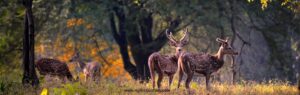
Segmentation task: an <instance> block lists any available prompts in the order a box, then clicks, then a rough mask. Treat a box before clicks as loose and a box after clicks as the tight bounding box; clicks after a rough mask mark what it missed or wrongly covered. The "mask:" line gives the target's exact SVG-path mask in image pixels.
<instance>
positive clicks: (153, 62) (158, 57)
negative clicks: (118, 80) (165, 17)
mask: <svg viewBox="0 0 300 95" xmlns="http://www.w3.org/2000/svg"><path fill="white" fill-rule="evenodd" d="M166 36H167V38H168V39H169V45H170V46H173V47H176V54H175V55H162V54H160V53H158V52H154V53H152V54H151V55H150V56H149V59H148V65H149V70H150V75H151V80H152V86H153V89H154V88H155V75H154V74H155V71H156V72H157V73H158V80H157V86H158V88H160V86H161V81H162V79H163V74H166V75H167V76H168V77H169V88H170V86H171V83H172V80H173V76H174V74H175V73H176V71H177V59H178V57H179V55H180V54H181V52H182V47H183V46H185V45H186V44H187V43H188V31H187V29H186V31H185V32H184V36H183V37H182V38H181V39H180V41H179V42H178V41H176V40H175V39H174V37H173V35H172V33H171V32H170V33H168V30H167V31H166Z"/></svg>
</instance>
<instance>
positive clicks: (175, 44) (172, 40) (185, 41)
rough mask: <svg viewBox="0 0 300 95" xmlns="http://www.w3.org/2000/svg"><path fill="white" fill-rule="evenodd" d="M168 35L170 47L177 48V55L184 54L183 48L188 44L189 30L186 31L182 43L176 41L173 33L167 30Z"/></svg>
mask: <svg viewBox="0 0 300 95" xmlns="http://www.w3.org/2000/svg"><path fill="white" fill-rule="evenodd" d="M166 35H167V38H168V39H169V45H170V46H173V47H175V48H176V55H177V56H179V55H180V54H181V52H182V47H183V46H185V45H186V44H188V29H187V28H186V29H185V31H184V36H183V37H182V38H181V39H180V41H176V40H175V38H174V36H173V34H172V32H169V31H168V30H166Z"/></svg>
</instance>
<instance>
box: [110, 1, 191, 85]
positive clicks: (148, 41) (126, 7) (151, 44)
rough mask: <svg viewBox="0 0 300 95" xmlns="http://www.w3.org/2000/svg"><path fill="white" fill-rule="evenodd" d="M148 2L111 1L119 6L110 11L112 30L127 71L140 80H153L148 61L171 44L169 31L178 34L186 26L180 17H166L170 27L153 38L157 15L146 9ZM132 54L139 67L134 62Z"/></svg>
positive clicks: (113, 6) (111, 8) (114, 6)
mask: <svg viewBox="0 0 300 95" xmlns="http://www.w3.org/2000/svg"><path fill="white" fill-rule="evenodd" d="M146 2H147V1H145V2H132V1H128V2H127V1H117V0H116V1H113V2H110V3H113V4H115V5H112V4H111V5H112V7H110V9H109V10H110V11H109V13H110V15H109V21H110V27H111V31H112V34H113V37H114V39H115V41H116V42H117V44H118V46H119V49H120V50H119V51H120V53H121V55H122V59H123V63H124V68H125V69H126V70H127V71H128V72H129V73H130V74H131V75H132V76H133V77H134V78H135V79H140V80H148V79H149V78H150V74H149V67H148V65H147V60H148V57H149V55H150V54H151V53H153V52H157V51H159V50H160V49H161V48H162V47H163V46H164V45H165V43H166V42H167V38H166V36H165V35H164V33H165V32H164V31H165V29H169V30H170V31H171V32H177V31H178V30H180V28H179V26H180V24H181V23H182V19H181V18H180V16H175V17H174V16H166V18H167V20H166V22H167V27H165V29H162V30H161V31H160V32H159V34H158V36H157V37H156V38H154V37H153V36H152V33H153V19H154V12H153V11H149V10H147V9H146V8H145V7H144V4H145V3H146ZM127 12H128V13H127ZM187 25H188V24H187ZM187 25H184V26H187ZM129 51H130V52H131V56H132V58H133V59H134V63H135V65H133V63H132V62H131V61H130V55H129Z"/></svg>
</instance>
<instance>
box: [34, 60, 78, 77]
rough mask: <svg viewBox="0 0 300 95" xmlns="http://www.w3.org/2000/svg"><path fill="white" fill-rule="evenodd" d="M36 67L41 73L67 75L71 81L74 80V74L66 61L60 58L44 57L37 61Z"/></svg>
mask: <svg viewBox="0 0 300 95" xmlns="http://www.w3.org/2000/svg"><path fill="white" fill-rule="evenodd" d="M36 67H37V69H38V70H39V72H40V74H41V75H53V76H59V77H60V78H64V77H67V78H68V79H69V80H70V81H72V80H73V76H72V74H71V72H70V70H69V68H68V66H67V64H66V63H64V62H61V61H59V60H55V59H50V58H42V59H40V60H38V61H37V63H36Z"/></svg>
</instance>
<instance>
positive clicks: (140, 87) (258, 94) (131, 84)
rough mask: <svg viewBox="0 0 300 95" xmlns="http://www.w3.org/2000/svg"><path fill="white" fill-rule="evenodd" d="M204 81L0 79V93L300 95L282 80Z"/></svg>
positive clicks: (51, 94)
mask: <svg viewBox="0 0 300 95" xmlns="http://www.w3.org/2000/svg"><path fill="white" fill-rule="evenodd" d="M204 83H205V82H202V83H200V84H199V83H196V82H192V83H191V84H190V86H191V89H190V90H186V89H185V87H184V85H183V84H184V82H182V85H181V87H180V88H179V89H178V88H177V80H174V82H173V84H172V86H171V89H170V90H169V89H168V82H167V78H165V79H164V81H163V82H162V88H161V89H157V88H156V89H152V84H150V82H149V83H144V84H141V83H139V82H137V81H133V80H128V81H118V80H111V79H101V80H100V82H98V83H95V82H91V81H88V82H75V83H70V82H67V83H62V82H61V81H59V80H51V81H49V80H47V81H43V80H42V81H41V85H40V86H39V87H38V88H31V87H28V88H26V87H24V86H22V85H21V83H18V82H16V83H4V81H3V80H1V81H0V95H2V94H4V95H86V94H87V95H188V94H190V95H208V94H209V95H300V93H299V92H298V90H297V88H296V86H293V85H289V84H288V83H285V82H279V81H268V82H263V83H255V82H240V83H237V84H234V85H231V84H227V83H217V82H214V83H212V84H211V87H212V89H211V90H210V91H207V90H206V89H205V84H204Z"/></svg>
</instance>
